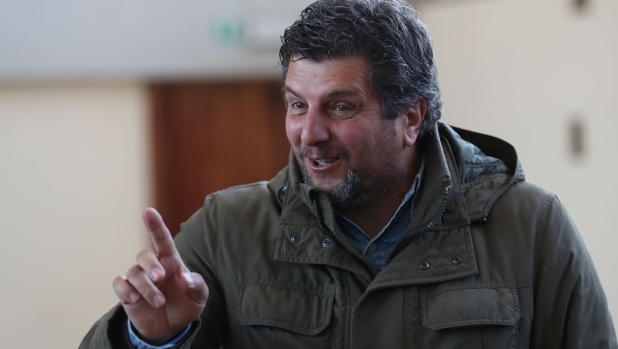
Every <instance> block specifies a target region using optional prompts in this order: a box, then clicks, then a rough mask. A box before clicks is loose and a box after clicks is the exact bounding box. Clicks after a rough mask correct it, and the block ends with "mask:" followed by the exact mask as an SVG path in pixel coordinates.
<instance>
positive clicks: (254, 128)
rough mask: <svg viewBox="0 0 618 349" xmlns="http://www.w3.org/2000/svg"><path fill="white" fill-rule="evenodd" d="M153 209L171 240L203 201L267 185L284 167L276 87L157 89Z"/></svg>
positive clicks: (184, 86)
mask: <svg viewBox="0 0 618 349" xmlns="http://www.w3.org/2000/svg"><path fill="white" fill-rule="evenodd" d="M151 94H152V101H153V120H154V122H153V126H154V127H153V131H154V152H155V154H154V156H155V182H156V208H157V209H158V210H159V212H161V214H162V215H163V218H164V220H165V222H166V223H167V225H168V227H169V228H170V231H172V234H174V235H175V234H176V233H177V232H178V230H179V225H180V223H182V222H184V221H185V220H187V219H188V218H189V217H190V216H191V214H193V213H194V212H195V211H196V210H197V209H198V208H200V207H201V206H202V205H203V202H204V198H205V196H206V195H207V194H209V193H212V192H215V191H217V190H220V189H224V188H228V187H231V186H234V185H240V184H245V183H251V182H256V181H260V180H269V179H270V178H272V177H273V176H274V175H275V174H277V172H278V171H279V170H281V169H282V168H283V167H284V166H285V165H286V164H287V160H288V156H289V149H290V146H289V142H288V140H287V137H286V135H285V107H284V104H283V97H282V94H281V92H280V83H278V82H271V81H254V82H211V83H174V84H154V85H152V86H151Z"/></svg>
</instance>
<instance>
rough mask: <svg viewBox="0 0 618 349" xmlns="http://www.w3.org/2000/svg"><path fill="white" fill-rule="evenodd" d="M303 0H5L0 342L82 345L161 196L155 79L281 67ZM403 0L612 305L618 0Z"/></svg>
mask: <svg viewBox="0 0 618 349" xmlns="http://www.w3.org/2000/svg"><path fill="white" fill-rule="evenodd" d="M310 2H311V1H301V0H294V1H292V0H285V1H284V0H261V1H257V0H253V1H240V0H236V1H226V2H225V4H222V3H221V2H215V1H204V0H202V1H190V0H182V1H176V2H173V3H171V2H164V1H162V0H151V1H133V2H126V1H120V0H111V1H106V2H83V1H77V0H61V1H54V2H44V1H34V0H22V1H7V0H3V1H0V309H2V311H1V312H0V338H1V341H2V346H6V347H7V348H8V347H11V348H39V347H46V348H70V347H77V345H78V344H79V342H80V340H81V338H82V337H83V336H84V334H85V333H86V332H87V330H88V329H89V328H90V326H91V325H92V324H93V323H94V321H96V320H97V319H98V318H99V317H100V316H101V315H102V314H103V313H104V312H105V311H107V310H108V309H109V308H110V307H111V306H113V305H114V304H115V303H116V297H115V295H114V293H113V291H112V289H111V281H112V279H113V277H115V276H116V275H119V274H123V273H124V272H125V271H126V269H127V267H128V266H129V265H131V264H132V263H133V261H134V256H135V254H136V252H137V251H139V250H140V249H142V248H144V247H147V246H148V240H147V235H146V231H145V229H144V228H143V227H142V223H141V211H142V209H143V208H144V207H147V206H148V205H153V204H155V201H156V200H155V197H156V193H155V191H156V190H155V187H156V186H155V184H154V183H155V171H154V168H155V166H154V160H153V159H154V158H155V155H156V154H153V153H154V150H153V149H154V147H153V137H154V136H153V125H152V115H153V106H152V100H151V98H152V93H151V91H152V90H151V86H152V84H153V83H157V84H161V83H167V82H187V81H188V82H194V83H195V82H209V81H236V82H242V81H245V80H251V81H254V80H256V79H257V80H260V79H261V80H268V81H270V80H272V81H275V80H276V79H277V78H278V77H279V70H278V68H277V48H278V44H279V41H278V35H280V34H281V33H282V31H283V28H284V27H285V26H286V25H288V24H290V23H291V22H292V21H293V20H294V18H295V17H297V15H298V13H299V12H300V10H301V9H302V8H303V7H304V6H306V5H307V4H309V3H310ZM414 4H415V6H416V7H417V9H418V10H419V11H420V12H421V19H422V20H423V21H424V22H425V23H426V24H427V26H428V27H429V30H430V33H431V35H432V38H433V41H434V46H435V56H436V59H437V64H438V70H439V73H440V81H441V84H442V88H443V100H444V102H445V112H444V116H443V120H444V121H446V122H449V123H452V124H454V125H456V126H460V127H465V128H469V129H473V130H476V131H480V132H484V133H489V134H493V135H496V136H498V137H501V138H503V139H505V140H507V141H509V142H510V143H511V144H513V145H514V146H515V147H516V149H517V150H518V152H519V155H520V159H521V161H522V163H523V166H524V169H525V171H526V174H527V179H528V180H529V181H530V182H532V183H535V184H538V185H541V186H543V187H546V188H548V189H550V190H552V191H554V192H556V193H557V194H558V196H559V197H560V199H561V200H562V201H563V202H564V203H565V204H566V206H567V207H568V208H569V211H570V213H571V215H572V217H573V219H574V221H575V223H576V224H577V225H578V227H579V228H580V231H581V234H582V236H583V239H584V241H585V242H586V245H587V247H588V249H589V250H590V252H591V254H592V257H593V259H594V261H595V264H596V266H597V269H598V272H599V274H600V277H601V280H602V282H603V285H604V287H605V291H606V293H607V296H608V300H609V303H610V308H611V311H612V313H613V315H614V318H616V317H618V281H616V279H615V277H614V275H615V272H613V268H614V266H613V253H614V250H615V249H616V247H617V246H618V237H616V234H614V232H615V230H616V229H615V228H614V227H613V224H612V220H611V219H610V218H611V216H612V215H613V213H614V210H616V209H617V208H618V205H617V204H616V203H615V202H616V200H615V198H616V197H618V184H617V182H616V181H615V180H614V179H613V178H612V177H611V176H612V175H613V174H614V173H616V172H618V165H616V158H617V157H616V155H615V154H614V149H616V147H617V146H618V140H617V139H618V137H616V135H615V133H614V130H615V129H616V128H617V127H616V126H618V121H617V119H616V115H615V113H616V112H615V111H616V110H618V92H617V91H618V69H616V62H618V21H616V20H615V18H616V17H617V16H618V2H616V1H609V0H588V1H572V0H541V1H539V0H536V1H532V0H433V1H432V0H424V1H423V0H419V1H417V2H415V3H414ZM281 132H284V130H283V127H282V128H281ZM212 167H213V169H212V170H213V171H216V166H214V165H213V166H212ZM264 179H267V178H264ZM196 208H197V207H196Z"/></svg>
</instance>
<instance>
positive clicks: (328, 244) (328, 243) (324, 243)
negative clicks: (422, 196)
mask: <svg viewBox="0 0 618 349" xmlns="http://www.w3.org/2000/svg"><path fill="white" fill-rule="evenodd" d="M331 242H332V241H331V240H330V239H329V238H326V239H324V241H322V247H328V246H330V244H331Z"/></svg>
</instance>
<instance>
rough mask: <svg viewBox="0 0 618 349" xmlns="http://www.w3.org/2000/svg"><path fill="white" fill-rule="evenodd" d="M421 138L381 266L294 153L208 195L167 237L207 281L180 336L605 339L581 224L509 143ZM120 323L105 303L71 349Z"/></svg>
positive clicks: (394, 342)
mask: <svg viewBox="0 0 618 349" xmlns="http://www.w3.org/2000/svg"><path fill="white" fill-rule="evenodd" d="M462 138H463V139H462ZM473 144H474V145H473ZM422 148H423V149H422V150H423V152H424V154H425V159H426V164H425V166H426V169H425V173H424V175H423V184H422V188H421V199H420V201H419V204H418V206H417V208H416V210H415V212H414V218H413V220H412V222H411V223H410V225H409V227H408V229H407V232H406V234H405V236H404V238H403V239H402V240H401V241H400V242H399V243H398V245H397V246H396V248H395V249H394V250H393V251H392V253H391V255H390V256H389V262H388V264H387V266H386V267H385V268H384V269H383V270H382V271H380V272H377V271H376V270H374V269H373V267H372V266H371V265H370V264H369V263H367V262H366V261H364V260H363V259H362V258H360V257H359V255H358V253H356V252H355V251H353V250H352V249H351V247H350V246H346V243H345V241H344V240H343V239H341V238H340V237H341V233H340V232H339V228H338V227H337V225H336V223H335V216H334V212H333V209H332V206H331V203H330V201H329V199H328V197H327V196H326V195H325V194H324V193H323V192H320V191H318V190H316V189H315V188H313V187H311V186H310V185H307V184H304V183H302V181H300V179H299V176H298V169H297V164H296V162H295V161H294V160H293V158H292V159H291V161H290V166H289V167H288V168H286V169H284V170H283V171H281V172H280V173H279V174H278V175H277V176H276V177H275V178H274V179H272V180H271V181H270V182H261V183H255V184H250V185H245V186H240V187H235V188H231V189H227V190H223V191H220V192H217V193H214V194H212V195H209V196H208V197H207V198H206V201H205V204H204V207H203V208H202V209H200V210H199V211H198V212H196V213H195V214H194V215H193V217H191V218H190V219H189V221H187V222H186V223H184V224H183V226H182V229H181V233H180V234H179V235H178V236H177V237H176V240H175V241H176V245H177V247H178V249H179V251H180V253H181V255H182V256H183V259H184V260H185V262H186V264H187V265H188V266H189V268H191V269H193V270H196V271H198V272H200V273H201V274H202V275H203V276H204V279H205V280H206V282H207V283H208V286H209V288H210V298H209V300H208V303H207V305H206V309H205V311H204V313H203V315H202V317H201V319H200V320H199V321H196V323H195V324H194V326H193V327H192V330H191V332H190V333H189V335H188V336H187V337H186V339H185V340H183V341H182V342H181V343H179V344H178V346H177V347H179V348H218V347H219V346H220V345H223V346H224V347H225V348H226V349H231V348H358V349H361V348H373V349H375V348H419V349H420V348H432V349H441V348H499V349H506V348H543V349H551V348H584V347H585V348H617V347H618V345H617V343H616V335H615V330H614V327H613V323H612V320H611V317H610V314H609V311H608V308H607V302H606V299H605V295H604V293H603V290H602V288H601V284H600V282H599V279H598V276H597V274H596V272H595V269H594V266H593V263H592V260H591V259H590V256H589V255H588V252H587V251H586V248H585V247H584V244H583V242H582V240H581V237H580V236H579V234H578V232H577V229H576V228H575V226H574V225H573V222H572V221H571V219H570V218H569V216H568V214H567V212H566V210H565V209H564V207H563V206H562V204H561V203H560V202H559V201H558V199H557V198H556V197H555V195H554V194H552V193H550V192H548V191H546V190H544V189H541V188H539V187H536V186H534V185H531V184H528V183H526V182H525V179H524V174H523V171H522V169H521V167H520V166H519V162H518V160H517V155H516V153H515V150H514V149H513V147H512V146H511V145H509V144H507V143H505V142H503V141H501V140H499V139H496V138H494V137H490V136H485V135H481V134H477V133H473V132H469V131H464V130H456V131H455V130H454V129H453V128H451V127H449V126H447V125H445V124H441V123H440V124H439V125H438V126H437V127H436V129H434V132H433V133H432V135H431V136H430V137H428V138H427V139H426V140H425V141H424V143H423V145H422ZM293 237H294V238H293ZM298 237H300V239H298ZM326 239H330V240H331V242H332V243H330V244H328V243H324V242H325V240H326ZM126 332H127V331H126V315H125V314H124V311H123V310H122V308H121V307H118V306H117V307H116V308H114V309H112V311H110V312H109V313H108V314H106V315H105V316H104V317H103V318H102V319H101V320H99V322H97V324H95V326H94V327H93V328H92V330H91V331H90V332H89V333H88V335H87V336H86V338H84V341H83V342H82V346H81V348H112V347H113V348H129V347H130V344H129V342H128V337H127V333H126Z"/></svg>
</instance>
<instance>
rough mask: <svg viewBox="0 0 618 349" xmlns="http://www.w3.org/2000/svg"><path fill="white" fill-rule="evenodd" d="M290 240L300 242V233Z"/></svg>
mask: <svg viewBox="0 0 618 349" xmlns="http://www.w3.org/2000/svg"><path fill="white" fill-rule="evenodd" d="M290 241H292V242H293V243H295V244H296V243H298V242H300V235H294V236H292V237H291V238H290Z"/></svg>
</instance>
